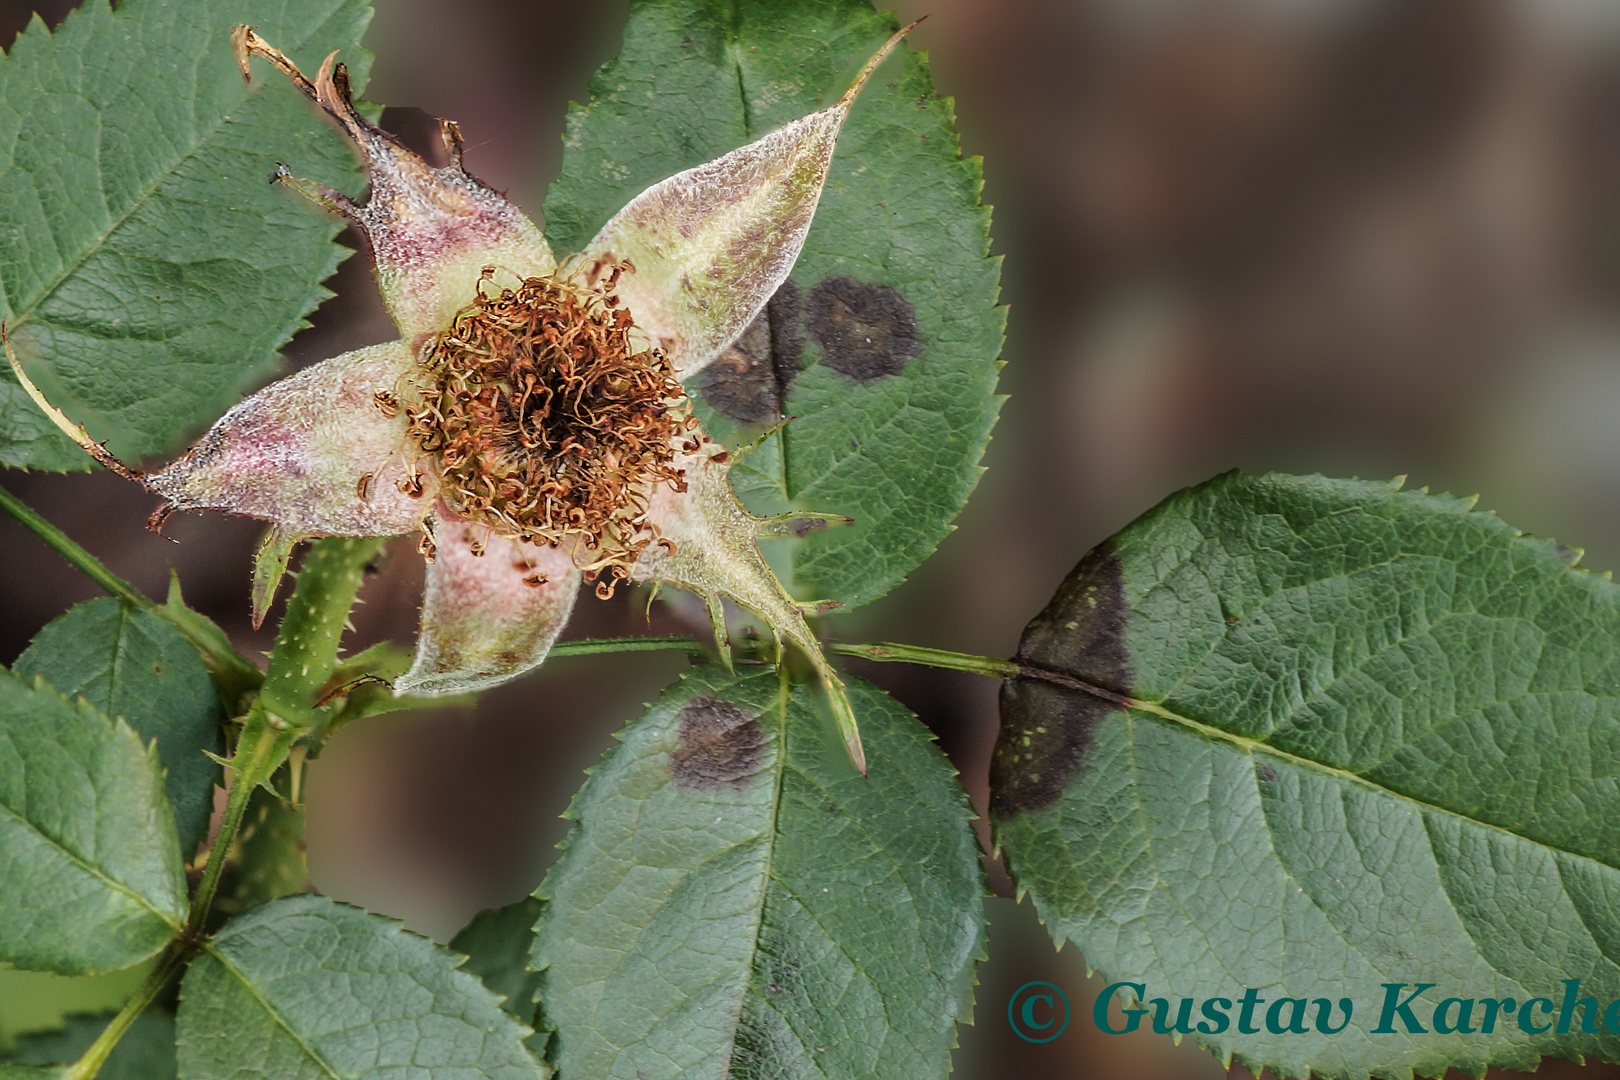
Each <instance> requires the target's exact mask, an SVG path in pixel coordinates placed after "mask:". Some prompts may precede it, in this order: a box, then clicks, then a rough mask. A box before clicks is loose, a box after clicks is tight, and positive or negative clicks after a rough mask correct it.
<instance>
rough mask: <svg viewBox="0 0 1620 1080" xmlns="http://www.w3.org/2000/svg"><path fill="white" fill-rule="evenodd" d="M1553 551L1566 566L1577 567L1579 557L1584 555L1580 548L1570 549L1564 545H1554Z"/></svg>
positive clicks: (1579, 561) (1579, 560)
mask: <svg viewBox="0 0 1620 1080" xmlns="http://www.w3.org/2000/svg"><path fill="white" fill-rule="evenodd" d="M1553 551H1554V552H1555V553H1556V554H1557V555H1558V558H1559V559H1561V560H1562V561H1563V562H1564V564H1565V565H1566V566H1579V565H1580V563H1581V556H1582V555H1584V554H1586V552H1585V551H1583V550H1582V549H1580V548H1572V547H1568V546H1566V545H1564V544H1554V545H1553Z"/></svg>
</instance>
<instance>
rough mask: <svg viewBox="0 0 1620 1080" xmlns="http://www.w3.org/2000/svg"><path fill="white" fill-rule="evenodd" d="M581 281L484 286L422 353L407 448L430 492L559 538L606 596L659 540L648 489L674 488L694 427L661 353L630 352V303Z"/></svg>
mask: <svg viewBox="0 0 1620 1080" xmlns="http://www.w3.org/2000/svg"><path fill="white" fill-rule="evenodd" d="M625 269H632V270H633V268H631V267H623V266H615V267H614V268H613V269H612V271H611V272H610V273H609V274H608V275H607V276H605V277H602V278H599V279H597V281H596V282H595V284H592V285H583V284H580V283H578V282H576V281H575V280H572V279H564V278H558V277H548V278H528V279H527V280H525V281H523V282H522V283H521V284H520V285H519V286H518V287H517V288H516V289H502V290H501V291H500V292H499V293H498V294H496V295H493V296H492V295H490V294H489V293H488V292H486V291H485V288H484V286H485V285H487V284H488V283H489V282H490V281H491V280H492V279H493V278H494V277H495V268H494V267H489V268H487V270H486V272H485V274H484V277H483V278H482V279H481V280H480V283H479V284H480V288H479V292H478V295H477V297H476V298H475V299H474V301H473V303H472V304H471V305H469V306H468V307H466V308H464V309H463V310H462V311H461V313H460V314H458V315H457V316H456V318H455V321H454V322H453V323H452V324H451V326H450V329H449V330H448V331H446V332H445V333H444V334H443V335H442V336H441V337H440V338H439V339H438V340H437V341H436V342H435V343H433V344H432V345H431V346H430V347H429V348H427V349H425V350H424V351H423V355H422V361H421V366H422V375H423V376H424V377H425V379H426V381H425V382H424V383H423V384H422V385H421V386H418V387H417V388H416V393H417V397H418V403H417V404H414V405H407V406H405V416H406V424H407V427H406V430H407V432H408V434H409V435H410V437H411V439H412V441H413V442H414V443H415V447H416V449H417V450H419V451H420V452H421V453H423V454H430V455H433V456H434V457H435V458H436V460H437V464H438V470H439V485H440V487H439V490H440V497H441V498H442V499H444V500H445V503H446V505H448V506H449V507H450V508H451V509H452V510H454V511H456V512H457V513H459V514H460V515H461V516H462V517H464V518H466V519H467V520H468V521H472V522H477V523H480V524H483V525H485V526H487V528H488V529H489V530H490V531H492V532H493V533H494V534H495V535H497V536H503V537H508V538H511V539H516V540H522V541H526V542H528V543H533V544H546V545H548V546H550V547H553V548H556V547H565V548H566V550H567V551H568V552H569V554H570V555H571V556H572V557H573V559H574V563H575V565H576V566H578V567H579V569H580V570H581V571H583V572H584V574H585V576H586V580H591V578H592V577H593V576H594V575H599V574H600V575H604V580H602V581H601V582H600V583H599V584H598V585H597V588H596V593H597V595H598V596H601V597H603V598H604V599H605V598H607V597H610V596H612V595H613V588H614V583H615V581H616V580H617V579H618V578H621V577H629V576H630V568H631V567H632V566H634V565H635V562H636V559H637V557H638V556H639V555H640V554H641V553H642V552H643V551H644V550H646V548H647V547H649V546H650V545H652V544H653V543H654V542H656V541H657V540H658V539H659V536H658V530H657V527H656V526H655V525H654V524H653V523H652V522H651V521H649V520H648V517H647V510H648V502H649V499H650V496H651V494H652V488H653V486H654V485H657V484H667V485H668V486H669V488H670V490H672V491H674V492H676V493H680V492H684V491H685V490H686V472H685V470H684V469H682V468H679V467H677V466H676V464H675V456H676V452H677V450H678V449H687V450H697V449H698V447H699V445H700V440H701V439H702V438H703V436H702V435H701V433H698V432H697V431H696V428H697V420H696V418H695V417H693V415H692V413H691V409H690V408H689V406H688V403H687V399H686V392H685V391H684V390H683V389H682V388H681V384H680V382H679V380H677V379H676V378H675V372H674V370H673V369H672V368H671V367H670V364H669V360H668V359H667V358H666V357H665V356H664V353H663V350H661V349H644V350H641V351H632V346H631V343H630V330H631V327H632V325H633V322H632V319H631V317H630V313H629V312H628V311H626V310H625V309H624V308H622V307H620V306H619V300H618V297H617V296H616V295H615V294H614V293H613V292H612V289H613V287H614V286H615V285H616V284H617V283H618V280H619V277H620V274H621V273H622V272H623V271H624V270H625Z"/></svg>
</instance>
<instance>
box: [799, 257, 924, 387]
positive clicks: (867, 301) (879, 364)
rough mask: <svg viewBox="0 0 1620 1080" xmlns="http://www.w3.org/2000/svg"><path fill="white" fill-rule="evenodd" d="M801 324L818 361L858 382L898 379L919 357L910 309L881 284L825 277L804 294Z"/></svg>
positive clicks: (849, 278) (919, 351)
mask: <svg viewBox="0 0 1620 1080" xmlns="http://www.w3.org/2000/svg"><path fill="white" fill-rule="evenodd" d="M805 322H806V324H807V325H808V327H809V329H810V336H811V337H813V338H815V339H816V344H818V345H820V346H821V349H822V355H821V362H822V363H823V364H825V365H826V366H827V367H830V368H832V369H833V370H834V371H836V372H838V373H839V374H841V375H847V376H849V377H850V378H851V379H854V380H855V381H856V382H859V383H869V382H872V381H873V380H875V379H881V378H883V377H884V376H887V375H898V374H900V373H901V372H902V371H904V370H905V367H906V362H907V361H908V360H910V359H911V358H912V357H914V356H916V355H918V354H919V353H921V352H922V342H921V340H920V339H919V337H918V334H917V314H916V311H915V309H913V308H912V306H911V305H910V304H908V303H906V301H905V298H904V297H902V296H901V295H900V294H899V293H898V292H896V291H895V290H894V289H891V288H890V287H889V286H887V285H868V284H866V283H864V282H860V281H856V280H855V279H854V278H851V277H830V278H827V279H826V280H825V281H823V282H821V283H820V284H819V285H817V286H816V287H815V288H814V289H812V290H810V300H809V302H808V303H807V304H806V305H805Z"/></svg>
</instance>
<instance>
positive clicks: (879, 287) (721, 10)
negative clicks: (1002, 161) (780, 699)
mask: <svg viewBox="0 0 1620 1080" xmlns="http://www.w3.org/2000/svg"><path fill="white" fill-rule="evenodd" d="M895 29H896V24H895V22H894V20H893V18H892V16H889V15H879V14H876V13H875V12H873V11H872V9H871V7H870V6H868V5H867V4H865V3H861V2H859V0H794V2H792V3H787V4H782V3H777V2H771V3H766V2H763V0H755V2H745V3H741V4H737V5H719V6H716V5H712V4H707V3H701V2H699V0H652V2H648V3H641V4H637V5H634V6H633V7H632V9H631V12H630V22H629V25H628V26H627V27H626V29H625V34H624V48H623V51H622V52H621V53H620V54H619V56H618V58H617V59H615V60H613V61H610V62H609V63H608V64H607V65H605V66H604V67H603V68H602V70H601V71H599V72H598V73H597V74H596V76H595V77H594V78H593V79H592V80H591V84H590V90H591V95H592V98H591V102H590V104H588V105H585V106H580V107H576V108H574V109H573V110H572V111H571V112H570V114H569V117H568V130H567V135H566V138H565V151H564V155H563V166H562V173H561V176H560V177H559V178H558V179H557V181H556V183H555V184H553V185H552V187H551V190H550V192H549V194H548V196H547V199H546V205H545V209H546V227H547V232H548V234H549V236H550V238H551V240H552V242H553V244H554V245H555V246H556V248H557V249H558V251H560V252H568V251H577V250H580V249H581V248H583V247H584V245H585V244H586V242H588V241H589V240H590V238H591V237H592V236H593V235H594V234H595V232H596V230H597V229H598V228H600V227H601V226H602V225H603V224H604V223H605V222H606V221H607V220H608V218H609V217H611V216H612V215H613V213H614V212H615V211H617V210H618V209H619V207H620V206H621V205H622V204H623V202H624V201H625V198H626V197H627V196H628V195H633V194H634V193H636V192H638V191H640V190H641V189H642V188H644V187H646V186H647V185H649V184H651V183H653V182H655V181H658V180H661V179H663V178H664V177H666V176H669V175H671V174H672V173H676V172H679V171H680V170H682V169H687V168H691V167H692V166H694V165H698V164H700V163H702V162H704V161H708V160H710V159H712V158H715V157H718V156H720V155H721V154H724V153H726V152H728V151H730V150H734V149H736V148H737V147H738V146H741V145H743V144H744V143H747V142H749V141H751V140H753V139H756V138H758V137H759V136H761V135H763V134H765V133H766V132H768V131H770V130H771V129H773V128H776V127H778V126H780V125H782V124H784V123H787V122H788V121H791V120H794V119H797V118H798V117H800V116H802V115H804V114H806V113H809V112H812V111H814V110H817V109H820V108H823V107H825V106H826V105H829V104H831V103H832V101H833V100H834V99H835V98H837V96H838V95H839V94H840V93H842V92H843V90H844V89H845V87H847V86H848V85H849V81H850V78H851V77H852V76H853V75H854V74H855V72H856V71H857V70H858V69H859V67H860V65H861V64H862V63H863V62H864V61H865V60H866V59H867V58H868V57H869V56H871V55H872V53H873V52H875V51H876V49H877V48H878V46H880V45H881V44H883V42H884V41H885V40H886V39H887V38H888V37H889V35H890V34H892V33H893V32H894V30H895ZM953 125H954V120H953V115H952V107H951V103H950V102H949V101H948V100H941V99H937V98H935V97H934V89H933V82H932V80H931V78H930V76H929V73H928V65H927V63H926V61H925V60H924V59H923V57H921V56H920V55H917V54H912V53H907V52H905V50H904V49H902V50H901V51H900V54H899V56H898V58H891V59H890V60H889V61H887V62H886V63H885V65H884V66H883V68H881V69H880V70H879V72H878V73H877V75H876V76H875V78H874V80H873V82H872V83H871V85H869V86H867V87H866V89H865V91H864V92H863V93H862V95H861V97H860V99H859V100H858V101H857V102H856V103H855V107H854V109H853V111H852V113H851V114H850V117H849V121H848V122H847V123H846V124H845V126H844V130H843V134H842V135H841V136H840V137H839V141H838V150H837V153H836V154H835V155H834V157H833V164H832V170H831V172H830V173H829V174H828V177H827V184H826V188H825V190H824V191H823V193H822V197H821V204H820V208H819V209H818V210H817V211H816V219H815V223H814V224H813V225H812V226H811V229H810V235H809V238H808V240H807V241H806V243H805V247H804V251H803V253H802V254H801V255H800V257H799V261H798V264H797V265H796V267H795V268H794V270H793V274H792V277H791V278H790V279H789V281H788V282H787V283H786V284H785V285H783V287H782V289H781V290H780V291H779V292H778V293H777V295H776V297H775V299H774V300H772V301H771V304H770V306H769V308H768V310H767V311H766V313H765V315H763V316H762V317H761V318H760V319H759V320H758V321H756V323H755V324H754V325H753V326H752V327H751V328H750V329H749V330H748V331H747V332H745V333H744V334H743V336H742V338H741V339H740V340H739V341H738V342H737V344H736V345H735V346H734V347H733V348H731V349H729V350H728V351H727V352H726V353H725V355H723V356H721V357H720V358H719V359H718V360H716V361H715V362H714V364H712V365H711V366H710V367H709V368H707V369H705V370H704V371H702V372H700V373H699V374H698V375H697V376H696V377H695V378H694V380H693V381H692V385H691V386H689V387H688V389H689V390H692V391H694V392H695V394H696V397H697V399H698V403H699V408H700V412H701V414H702V417H703V420H704V423H705V426H706V427H707V428H708V430H709V431H710V432H711V433H712V434H713V435H714V436H715V437H716V438H717V439H719V440H720V441H721V442H722V443H724V444H726V445H727V446H731V447H733V448H736V447H739V446H741V445H743V444H744V443H747V442H749V441H750V440H752V439H754V438H756V437H758V436H759V435H760V434H761V433H763V432H764V431H765V430H766V428H767V427H769V425H771V424H774V423H776V422H777V419H778V417H779V416H783V415H785V416H793V417H796V419H795V420H794V421H793V422H792V423H790V424H788V425H787V426H786V427H785V428H784V429H782V430H781V431H780V432H778V433H777V434H775V435H773V436H771V437H770V438H769V439H767V440H766V441H765V442H764V443H763V444H762V445H761V446H760V447H759V448H758V449H757V450H756V451H755V452H754V453H752V454H751V455H750V456H749V457H748V458H747V459H746V460H744V461H742V462H741V463H740V464H739V465H738V466H737V467H736V468H734V469H733V470H732V474H731V475H732V481H733V484H734V486H735V487H736V489H737V493H738V495H739V496H740V497H741V498H742V499H743V501H744V502H745V503H746V504H747V505H748V507H749V509H750V510H752V511H754V512H755V513H757V514H761V515H770V514H779V513H784V512H787V511H789V510H816V511H822V512H832V513H836V514H844V515H847V516H849V517H851V518H854V519H855V524H853V525H847V526H841V527H838V528H834V529H831V530H828V531H826V532H821V533H817V534H814V535H810V536H805V537H801V538H796V539H786V540H781V541H773V542H771V543H768V544H767V545H766V549H767V553H768V554H769V555H770V556H771V557H772V559H773V562H774V563H775V565H776V567H777V570H778V573H779V575H780V576H781V578H782V580H783V582H785V583H787V584H788V585H789V586H790V587H791V588H793V589H794V590H795V591H796V592H798V593H800V594H801V595H802V596H804V597H807V598H813V599H829V598H830V599H836V600H841V601H843V602H844V603H845V604H846V605H849V606H855V605H857V604H863V603H866V602H867V601H870V600H873V599H875V598H877V597H879V596H881V595H883V594H884V593H885V592H887V591H888V590H890V589H892V588H893V587H894V586H895V585H896V584H898V583H899V582H900V581H901V580H902V579H903V578H904V577H905V576H906V575H907V574H908V573H910V572H911V570H912V569H913V568H914V567H916V566H917V565H918V564H919V563H920V562H922V560H923V559H925V558H926V557H927V556H928V555H929V554H930V553H931V552H932V551H933V550H934V548H935V547H937V546H938V544H939V542H940V540H942V539H943V538H944V536H945V534H946V533H947V532H949V531H950V527H951V524H950V523H951V521H952V519H954V518H955V517H956V515H957V513H958V512H959V511H960V510H961V508H962V506H963V504H964V503H966V501H967V497H968V494H969V493H970V492H971V491H972V490H973V486H974V484H975V483H976V482H977V480H978V477H979V473H980V469H979V465H978V462H979V458H980V456H981V455H982V454H983V452H984V448H985V444H986V443H987V441H988V440H989V436H990V427H991V425H992V424H993V423H994V421H995V416H996V411H997V409H998V408H999V407H1000V401H1001V399H1000V398H999V397H998V396H997V395H996V392H995V384H996V373H997V371H998V369H999V364H998V363H997V362H996V357H997V355H998V354H999V352H1000V350H1001V341H1002V328H1003V326H1004V324H1005V321H1006V317H1005V312H1004V311H1003V310H1002V309H1001V308H998V307H996V306H995V304H996V297H997V291H998V282H999V279H1000V262H999V260H998V259H992V258H989V257H987V256H988V251H989V244H990V240H989V225H990V211H989V210H988V208H986V207H983V206H981V205H980V204H979V191H980V188H981V186H982V173H981V167H980V162H979V161H978V159H976V158H969V159H964V158H963V157H962V156H961V154H960V150H959V146H958V142H957V137H956V132H955V130H954V126H953ZM604 179H607V180H611V181H612V182H611V183H606V182H604ZM773 547H774V548H777V549H778V550H775V551H772V550H770V549H771V548H773Z"/></svg>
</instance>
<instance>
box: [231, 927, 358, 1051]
mask: <svg viewBox="0 0 1620 1080" xmlns="http://www.w3.org/2000/svg"><path fill="white" fill-rule="evenodd" d="M203 948H204V949H205V950H206V951H207V953H208V955H209V956H210V957H212V958H213V959H214V960H215V961H217V962H218V963H219V966H220V967H222V968H224V969H225V970H226V972H227V973H229V974H230V976H231V977H232V978H234V979H235V980H236V981H237V982H238V983H240V984H241V986H242V989H244V990H246V991H247V992H248V995H249V996H250V997H252V998H253V1000H254V1001H256V1002H257V1003H258V1005H259V1007H260V1008H261V1009H263V1010H264V1012H265V1015H266V1016H268V1017H270V1019H271V1020H273V1021H275V1023H276V1026H277V1027H279V1028H281V1030H283V1031H285V1032H286V1033H287V1035H288V1036H289V1037H290V1038H291V1039H292V1040H293V1042H295V1043H297V1044H298V1048H299V1049H300V1050H302V1051H303V1052H304V1056H305V1057H307V1058H309V1060H310V1061H312V1062H314V1063H315V1064H316V1065H317V1066H319V1067H320V1070H321V1071H322V1072H323V1073H325V1074H326V1075H327V1076H329V1077H331V1080H343V1076H342V1074H341V1073H339V1072H337V1071H336V1070H335V1069H333V1068H332V1066H331V1065H330V1064H329V1063H328V1062H327V1060H326V1058H324V1057H322V1056H321V1055H320V1054H319V1053H318V1052H317V1051H316V1050H315V1048H314V1047H313V1046H311V1045H310V1044H309V1042H308V1041H307V1040H306V1039H305V1038H304V1037H303V1036H302V1035H300V1034H299V1033H298V1032H297V1031H295V1030H294V1029H293V1026H292V1024H291V1022H290V1021H288V1019H287V1018H286V1017H285V1016H284V1015H282V1012H281V1010H280V1009H278V1008H276V1007H275V1006H274V1005H272V1004H270V1002H269V1000H268V999H266V998H265V996H264V995H263V994H261V993H259V989H258V987H257V986H255V985H254V984H253V982H252V981H251V980H249V979H248V977H247V975H246V974H244V973H243V972H242V970H241V969H240V968H238V967H237V966H236V965H235V964H233V963H232V962H231V961H230V960H229V959H227V958H226V956H225V954H224V953H223V952H221V951H220V949H219V945H218V942H216V941H212V940H210V941H208V942H207V943H206V944H205V945H204V946H203Z"/></svg>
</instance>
